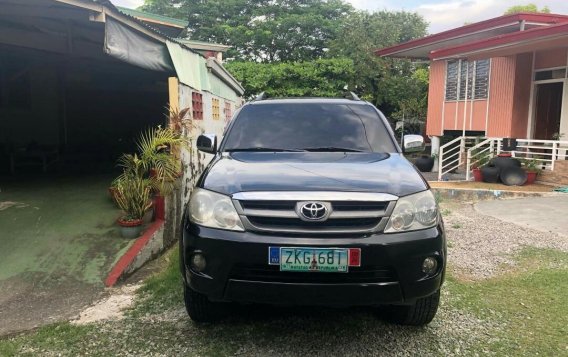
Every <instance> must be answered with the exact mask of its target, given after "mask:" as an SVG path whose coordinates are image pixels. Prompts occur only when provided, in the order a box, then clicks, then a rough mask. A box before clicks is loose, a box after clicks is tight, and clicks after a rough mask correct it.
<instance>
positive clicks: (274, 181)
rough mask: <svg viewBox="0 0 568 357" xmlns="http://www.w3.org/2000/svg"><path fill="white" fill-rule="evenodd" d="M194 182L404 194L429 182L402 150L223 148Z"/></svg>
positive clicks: (213, 186)
mask: <svg viewBox="0 0 568 357" xmlns="http://www.w3.org/2000/svg"><path fill="white" fill-rule="evenodd" d="M198 186H200V187H203V188H206V189H208V190H212V191H215V192H219V193H223V194H226V195H232V194H234V193H237V192H245V191H351V192H379V193H389V194H392V195H395V196H399V197H401V196H406V195H409V194H412V193H416V192H420V191H424V190H426V189H427V188H428V184H427V183H426V181H425V180H424V179H423V178H422V176H421V175H420V174H419V173H418V171H417V170H416V168H415V167H414V166H413V165H412V164H410V163H409V162H408V161H407V160H406V159H405V158H404V157H403V156H402V155H400V154H379V153H335V152H334V153H308V152H306V153H304V152H300V153H265V152H263V153H250V152H234V153H223V154H222V155H220V156H218V157H216V158H215V159H214V160H213V162H211V164H210V165H209V167H208V169H207V170H206V172H205V173H204V175H203V176H202V178H201V180H200V182H199V183H198Z"/></svg>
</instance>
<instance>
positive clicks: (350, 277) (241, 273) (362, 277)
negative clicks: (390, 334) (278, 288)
mask: <svg viewBox="0 0 568 357" xmlns="http://www.w3.org/2000/svg"><path fill="white" fill-rule="evenodd" d="M230 276H231V279H237V280H250V281H262V282H272V283H296V284H302V283H305V284H309V283H312V284H348V283H383V282H385V283H386V282H395V281H397V276H396V273H395V271H394V270H393V269H391V268H389V267H381V266H362V267H355V268H354V267H351V268H349V272H348V273H315V272H287V271H280V267H278V266H270V265H247V264H241V265H236V266H235V267H233V269H232V270H231V275H230Z"/></svg>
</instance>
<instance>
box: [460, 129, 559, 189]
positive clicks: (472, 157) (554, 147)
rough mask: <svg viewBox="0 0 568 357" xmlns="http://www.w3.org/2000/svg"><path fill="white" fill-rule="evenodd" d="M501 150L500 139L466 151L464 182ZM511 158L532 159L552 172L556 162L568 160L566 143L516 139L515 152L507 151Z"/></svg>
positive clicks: (489, 140) (501, 143)
mask: <svg viewBox="0 0 568 357" xmlns="http://www.w3.org/2000/svg"><path fill="white" fill-rule="evenodd" d="M502 151H504V150H503V139H502V138H489V139H485V140H483V141H481V142H479V143H478V144H476V145H474V146H472V147H471V148H469V149H468V150H467V157H466V165H465V170H466V180H469V179H470V173H471V170H472V169H473V168H475V167H477V166H478V164H479V163H480V161H482V160H483V159H484V158H485V159H487V160H490V159H492V158H493V157H495V156H497V155H499V154H500V153H501V152H502ZM509 152H510V153H511V155H512V156H513V157H516V158H525V159H532V160H535V161H536V162H538V163H540V166H541V168H542V169H543V170H550V171H553V170H554V164H555V162H556V161H558V160H566V158H568V141H559V140H537V139H517V148H516V150H513V151H509Z"/></svg>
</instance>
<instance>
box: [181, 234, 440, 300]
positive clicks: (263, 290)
mask: <svg viewBox="0 0 568 357" xmlns="http://www.w3.org/2000/svg"><path fill="white" fill-rule="evenodd" d="M183 232H184V233H183V240H182V242H181V249H182V250H181V252H182V270H183V271H182V273H183V275H184V280H185V283H186V284H187V285H188V286H189V287H190V288H191V289H193V290H195V291H197V292H199V293H202V294H204V295H206V296H207V297H209V299H211V300H212V301H234V302H242V303H267V304H279V305H280V304H282V305H329V306H358V305H380V304H411V303H413V302H414V301H415V300H416V299H418V298H421V297H424V296H428V295H430V294H432V293H434V292H435V291H437V290H438V289H439V288H440V286H441V285H442V283H443V280H444V272H445V267H446V243H445V236H444V231H443V226H442V224H440V225H439V226H437V227H435V228H430V229H426V230H422V231H415V232H407V233H396V234H382V233H380V234H373V235H369V236H366V237H350V238H348V237H345V238H344V237H333V238H313V237H309V238H308V237H298V236H286V237H283V236H277V235H266V234H257V233H253V232H231V231H223V230H217V229H210V228H205V227H201V226H197V225H194V224H188V225H186V226H185V227H184V230H183ZM271 246H272V247H304V246H305V247H323V248H325V247H329V248H332V247H333V248H361V263H362V264H361V267H359V268H353V267H352V268H350V270H349V273H347V274H342V273H338V274H334V273H295V272H280V271H279V267H278V266H269V265H268V247H271ZM194 252H201V253H203V254H204V255H205V257H206V259H207V267H206V268H205V270H204V271H203V272H196V271H194V270H192V269H191V268H190V265H189V257H190V256H191V255H192V254H193V253H194ZM429 256H435V257H436V259H437V260H438V270H437V272H436V273H435V274H432V275H427V274H424V273H423V272H422V269H421V268H422V262H423V261H424V259H425V258H426V257H429Z"/></svg>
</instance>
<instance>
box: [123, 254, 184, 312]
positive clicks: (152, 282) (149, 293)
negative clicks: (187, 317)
mask: <svg viewBox="0 0 568 357" xmlns="http://www.w3.org/2000/svg"><path fill="white" fill-rule="evenodd" d="M162 264H163V265H164V266H163V269H162V270H161V271H160V272H159V273H158V274H155V275H153V276H151V277H150V278H148V279H147V280H146V281H145V282H144V285H143V286H142V288H140V290H139V295H140V298H139V299H138V301H137V302H136V304H135V306H134V308H133V309H132V311H130V315H131V316H132V317H139V316H144V315H146V314H156V313H160V312H162V311H164V310H165V309H167V308H168V307H169V306H172V305H174V304H175V305H181V304H183V296H182V294H181V291H182V278H181V276H180V271H179V264H180V262H179V251H178V249H171V250H170V251H169V252H168V253H167V254H166V256H165V257H164V259H163V262H162Z"/></svg>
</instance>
